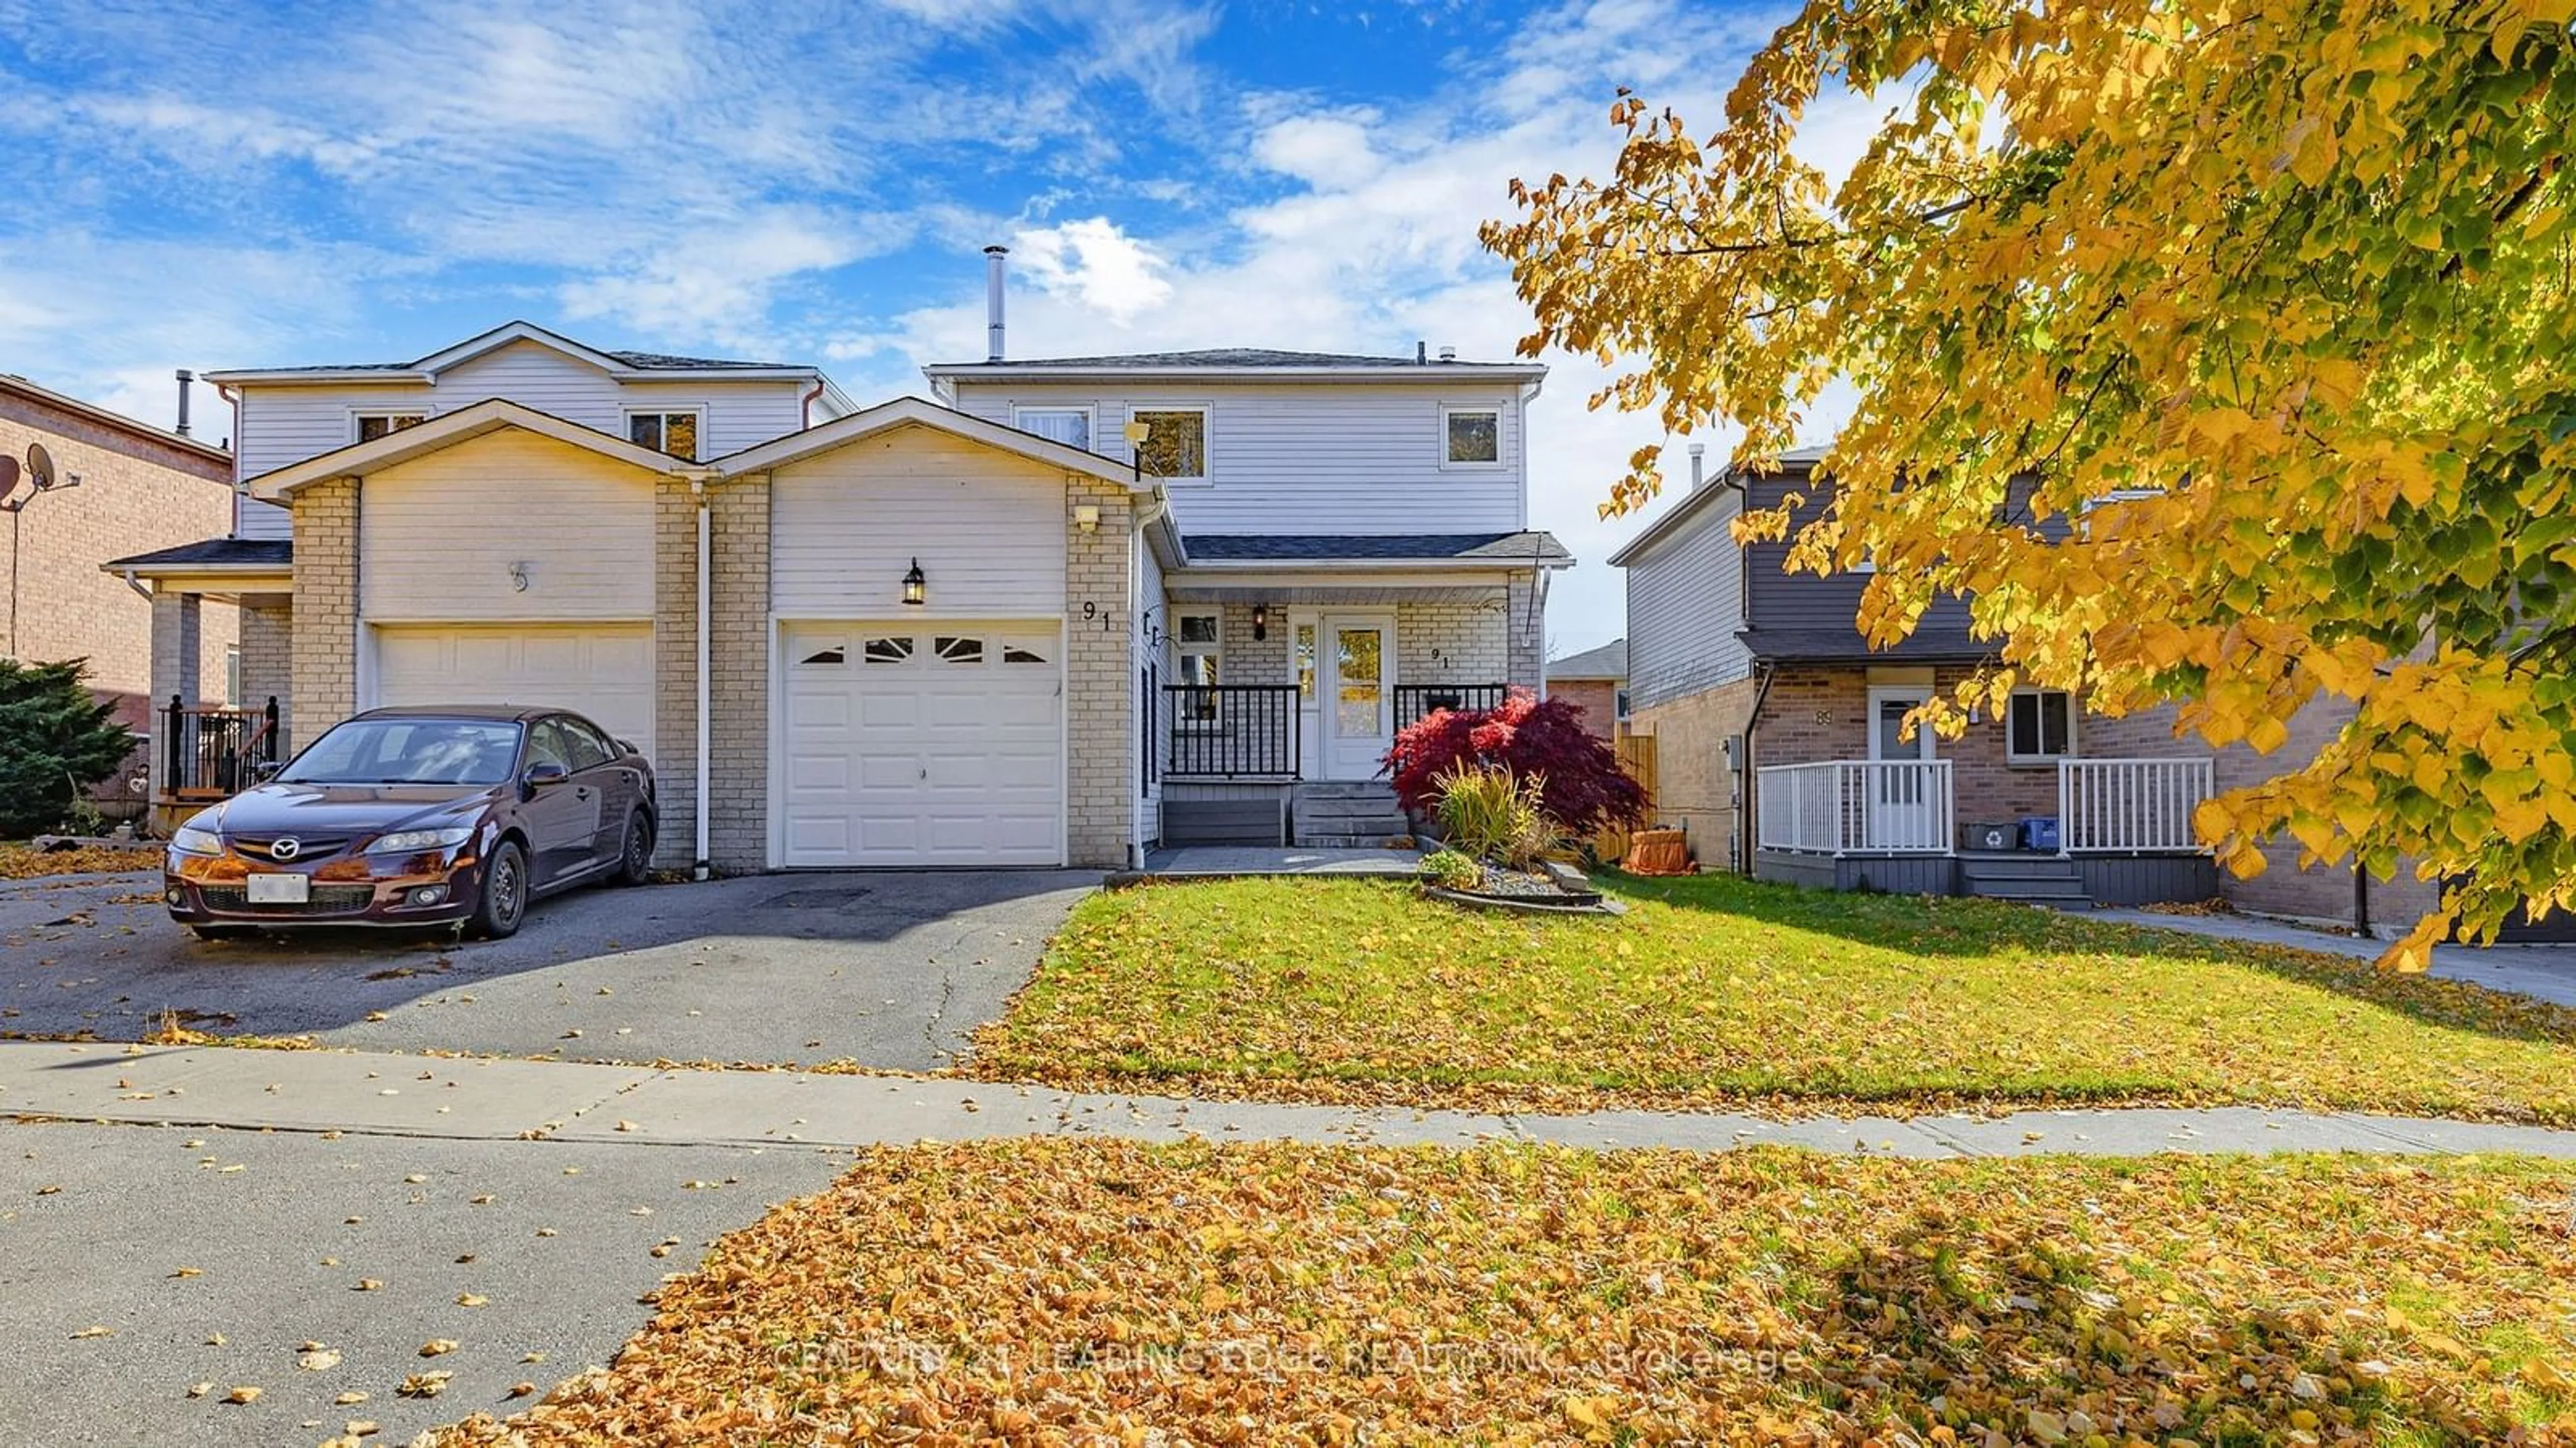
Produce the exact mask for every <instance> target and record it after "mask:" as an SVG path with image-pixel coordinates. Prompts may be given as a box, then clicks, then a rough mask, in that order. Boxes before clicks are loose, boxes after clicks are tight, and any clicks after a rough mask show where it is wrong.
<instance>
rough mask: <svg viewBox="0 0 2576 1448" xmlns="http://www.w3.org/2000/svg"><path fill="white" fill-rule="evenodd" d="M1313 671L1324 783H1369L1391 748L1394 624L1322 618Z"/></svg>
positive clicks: (1392, 742) (1333, 617)
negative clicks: (1317, 680)
mask: <svg viewBox="0 0 2576 1448" xmlns="http://www.w3.org/2000/svg"><path fill="white" fill-rule="evenodd" d="M1321 644H1322V647H1321V649H1320V650H1319V652H1320V654H1321V657H1320V658H1318V659H1317V660H1316V664H1317V669H1316V672H1317V673H1318V674H1319V675H1320V676H1321V679H1320V682H1321V684H1322V686H1323V687H1322V690H1321V692H1322V694H1323V707H1322V714H1323V721H1322V722H1323V735H1324V769H1323V777H1324V778H1326V779H1369V778H1372V777H1374V776H1375V775H1376V774H1377V771H1378V766H1379V765H1380V764H1381V763H1382V762H1383V761H1384V760H1385V758H1386V751H1387V749H1388V747H1389V746H1391V745H1393V744H1394V743H1395V660H1394V658H1393V657H1392V655H1393V654H1394V645H1395V625H1394V623H1393V622H1392V621H1391V620H1388V619H1384V618H1351V617H1347V616H1336V615H1332V614H1326V615H1325V616H1324V619H1323V638H1322V640H1321Z"/></svg>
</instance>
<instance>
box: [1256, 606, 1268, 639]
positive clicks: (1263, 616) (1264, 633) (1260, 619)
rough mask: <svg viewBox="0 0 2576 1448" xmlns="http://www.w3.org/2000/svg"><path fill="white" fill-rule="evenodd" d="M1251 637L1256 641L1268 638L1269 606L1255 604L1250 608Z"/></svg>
mask: <svg viewBox="0 0 2576 1448" xmlns="http://www.w3.org/2000/svg"><path fill="white" fill-rule="evenodd" d="M1252 636H1253V637H1254V638H1256V639H1266V638H1268V637H1270V605H1268V604H1266V603H1256V604H1254V605H1253V606H1252Z"/></svg>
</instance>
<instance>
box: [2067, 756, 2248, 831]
mask: <svg viewBox="0 0 2576 1448" xmlns="http://www.w3.org/2000/svg"><path fill="white" fill-rule="evenodd" d="M2212 768H2213V762H2212V761H2211V760H2210V759H2209V758H2208V757H2207V756H2205V755H2204V756H2202V757H2199V758H2196V759H2063V760H2059V761H2058V764H2057V829H2058V837H2057V838H2058V848H2059V850H2061V851H2062V852H2064V853H2066V854H2070V855H2072V854H2078V853H2082V852H2085V851H2110V852H2113V853H2137V854H2151V853H2152V854H2183V853H2191V852H2197V851H2198V850H2199V849H2200V848H2201V844H2200V839H2199V837H2198V836H2197V835H2195V834H2194V833H2193V832H2192V827H2191V814H2192V811H2193V810H2194V809H2196V808H2198V807H2199V805H2200V802H2201V801H2202V800H2205V799H2207V798H2209V796H2210V792H2211V785H2210V776H2211V771H2212Z"/></svg>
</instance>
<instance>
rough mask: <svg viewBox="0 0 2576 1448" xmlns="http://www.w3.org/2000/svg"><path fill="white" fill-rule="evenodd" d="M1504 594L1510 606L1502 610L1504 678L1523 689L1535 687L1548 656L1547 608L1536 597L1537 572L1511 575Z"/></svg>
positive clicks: (1537, 593) (1537, 596)
mask: <svg viewBox="0 0 2576 1448" xmlns="http://www.w3.org/2000/svg"><path fill="white" fill-rule="evenodd" d="M1507 597H1508V599H1509V602H1510V606H1509V608H1508V609H1507V610H1506V613H1505V623H1506V626H1507V627H1508V629H1509V638H1508V641H1507V645H1506V652H1505V654H1504V657H1503V678H1504V681H1505V682H1507V683H1512V684H1517V685H1519V686H1520V687H1522V688H1524V689H1536V688H1537V687H1538V685H1539V674H1540V671H1541V669H1542V666H1543V665H1542V661H1543V660H1544V659H1545V658H1546V657H1547V610H1546V608H1545V607H1544V606H1543V605H1542V604H1541V602H1540V599H1539V592H1538V575H1537V574H1535V573H1523V574H1516V575H1514V576H1513V578H1512V582H1511V587H1510V589H1509V590H1508V594H1507Z"/></svg>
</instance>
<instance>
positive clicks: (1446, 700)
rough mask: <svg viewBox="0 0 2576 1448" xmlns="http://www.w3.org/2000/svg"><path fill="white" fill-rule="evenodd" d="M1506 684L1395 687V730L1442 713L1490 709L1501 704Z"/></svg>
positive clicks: (1399, 685)
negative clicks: (1443, 711)
mask: <svg viewBox="0 0 2576 1448" xmlns="http://www.w3.org/2000/svg"><path fill="white" fill-rule="evenodd" d="M1508 689H1509V686H1508V685H1505V684H1398V685H1396V686H1395V727H1396V728H1398V729H1401V728H1403V727H1404V726H1405V725H1407V724H1410V723H1413V722H1414V721H1415V720H1417V719H1427V718H1429V717H1431V716H1432V715H1433V714H1436V713H1438V712H1439V711H1441V710H1443V709H1451V710H1461V709H1491V708H1493V707H1495V706H1496V705H1498V704H1500V703H1502V702H1503V695H1504V694H1505V693H1506V692H1507V691H1508Z"/></svg>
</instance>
